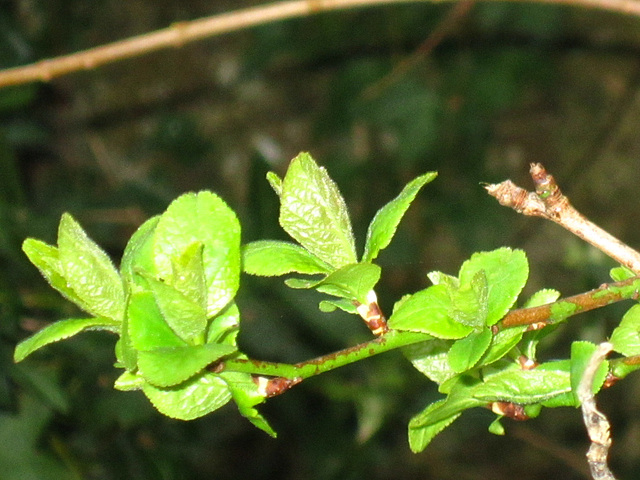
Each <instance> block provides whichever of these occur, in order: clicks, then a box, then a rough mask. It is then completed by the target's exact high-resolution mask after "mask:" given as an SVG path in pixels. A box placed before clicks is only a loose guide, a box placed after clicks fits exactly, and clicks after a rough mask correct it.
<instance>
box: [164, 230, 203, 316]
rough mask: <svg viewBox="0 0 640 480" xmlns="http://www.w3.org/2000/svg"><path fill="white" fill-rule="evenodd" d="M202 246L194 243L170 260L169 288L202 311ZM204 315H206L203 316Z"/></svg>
mask: <svg viewBox="0 0 640 480" xmlns="http://www.w3.org/2000/svg"><path fill="white" fill-rule="evenodd" d="M203 251H204V245H203V244H202V243H200V242H195V243H192V244H191V245H189V246H188V247H187V248H185V250H184V251H183V252H182V254H181V255H180V256H179V257H176V258H173V259H172V265H173V275H172V276H171V286H172V287H174V288H175V289H176V290H177V291H178V292H180V293H181V294H182V295H183V296H184V297H185V298H187V299H188V300H189V301H190V302H192V303H194V304H196V305H198V306H199V307H200V308H201V309H202V310H205V309H206V307H207V279H206V277H205V272H204V260H203V256H202V254H203ZM205 315H206V314H205Z"/></svg>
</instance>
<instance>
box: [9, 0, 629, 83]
mask: <svg viewBox="0 0 640 480" xmlns="http://www.w3.org/2000/svg"><path fill="white" fill-rule="evenodd" d="M445 1H446V2H450V1H452V0H289V1H282V2H277V3H272V4H268V5H261V6H257V7H251V8H246V9H242V10H238V11H235V12H228V13H222V14H219V15H213V16H210V17H205V18H202V19H199V20H193V21H188V22H178V23H175V24H173V25H171V26H170V27H168V28H164V29H162V30H156V31H155V32H151V33H147V34H143V35H139V36H136V37H131V38H128V39H125V40H120V41H117V42H113V43H109V44H107V45H103V46H100V47H95V48H91V49H88V50H84V51H81V52H78V53H73V54H70V55H63V56H60V57H55V58H51V59H47V60H41V61H39V62H36V63H32V64H30V65H25V66H22V67H14V68H9V69H6V70H3V71H0V87H6V86H10V85H20V84H24V83H30V82H36V81H43V82H48V81H50V80H51V79H53V78H56V77H59V76H62V75H66V74H69V73H72V72H77V71H81V70H91V69H94V68H96V67H98V66H100V65H104V64H107V63H112V62H116V61H119V60H124V59H126V58H132V57H136V56H139V55H143V54H146V53H149V52H154V51H158V50H163V49H166V48H171V47H173V48H177V47H182V46H183V45H185V44H187V43H190V42H194V41H198V40H202V39H204V38H209V37H214V36H217V35H222V34H224V33H229V32H233V31H237V30H242V29H245V28H250V27H254V26H257V25H262V24H265V23H270V22H275V21H280V20H286V19H290V18H297V17H305V16H310V15H314V14H318V13H322V12H329V11H337V10H346V9H353V8H363V7H373V6H376V5H385V4H389V5H390V4H401V3H427V2H428V3H443V2H445ZM484 1H494V0H484ZM525 1H527V0H511V2H515V3H522V2H525ZM538 3H549V4H555V5H573V6H579V7H586V8H597V9H600V10H609V11H614V12H619V13H626V14H628V15H634V16H640V2H637V1H633V0H538Z"/></svg>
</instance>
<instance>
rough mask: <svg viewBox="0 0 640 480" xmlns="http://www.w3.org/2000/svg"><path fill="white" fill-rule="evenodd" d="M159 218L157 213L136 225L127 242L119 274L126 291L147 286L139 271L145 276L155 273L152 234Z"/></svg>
mask: <svg viewBox="0 0 640 480" xmlns="http://www.w3.org/2000/svg"><path fill="white" fill-rule="evenodd" d="M159 220H160V216H159V215H157V216H155V217H151V218H150V219H148V220H147V221H146V222H144V223H143V224H142V225H140V226H139V227H138V229H137V230H136V231H135V232H134V233H133V235H132V236H131V238H130V239H129V241H128V242H127V246H126V247H125V249H124V253H123V255H122V260H121V262H120V274H121V275H122V279H123V280H124V283H125V289H126V290H127V292H130V291H133V292H139V291H143V290H145V289H147V288H148V284H147V281H146V279H145V278H144V277H143V276H142V275H140V273H143V272H144V273H146V274H147V276H155V275H156V266H155V263H154V258H153V245H154V244H153V235H154V233H155V230H156V226H157V225H158V221H159Z"/></svg>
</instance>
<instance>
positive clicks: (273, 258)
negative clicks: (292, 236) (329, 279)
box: [242, 240, 333, 277]
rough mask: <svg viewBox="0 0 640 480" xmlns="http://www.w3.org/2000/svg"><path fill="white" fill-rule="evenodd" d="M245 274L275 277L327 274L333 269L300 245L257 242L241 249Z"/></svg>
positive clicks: (279, 242) (272, 241) (270, 241)
mask: <svg viewBox="0 0 640 480" xmlns="http://www.w3.org/2000/svg"><path fill="white" fill-rule="evenodd" d="M242 265H243V269H244V271H245V272H246V273H248V274H250V275H261V276H265V277H275V276H280V275H285V274H287V273H291V272H296V273H305V274H309V275H313V274H317V273H322V274H328V273H330V272H331V271H332V270H333V268H331V266H329V265H327V264H326V263H325V262H323V261H322V260H320V259H319V258H318V257H316V256H315V255H313V254H312V253H310V252H309V251H308V250H306V249H305V248H302V247H301V246H300V245H297V244H295V243H291V242H281V241H277V240H259V241H257V242H251V243H249V244H247V245H244V246H243V247H242Z"/></svg>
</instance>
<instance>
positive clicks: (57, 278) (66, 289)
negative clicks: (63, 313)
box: [22, 238, 89, 312]
mask: <svg viewBox="0 0 640 480" xmlns="http://www.w3.org/2000/svg"><path fill="white" fill-rule="evenodd" d="M22 251H24V253H25V254H26V255H27V257H28V258H29V261H30V262H31V263H33V264H34V265H35V266H36V267H37V268H38V270H40V273H41V274H42V276H43V277H44V278H45V279H46V280H47V282H49V285H51V286H52V287H53V288H55V289H56V290H57V291H58V292H60V293H61V294H62V296H63V297H65V298H66V299H67V300H70V301H71V302H73V303H75V304H76V305H77V306H78V307H80V308H81V309H82V310H84V311H85V312H88V311H89V307H88V306H87V305H86V303H85V302H84V301H82V300H81V299H80V298H79V297H78V295H76V293H75V292H74V291H73V289H72V288H71V287H70V286H69V285H68V284H67V281H66V279H65V278H64V272H63V271H62V265H61V264H60V256H59V252H58V249H57V248H56V247H54V246H52V245H49V244H47V243H44V242H42V241H40V240H36V239H35V238H27V239H26V240H25V241H24V242H23V243H22Z"/></svg>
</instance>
